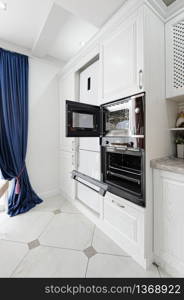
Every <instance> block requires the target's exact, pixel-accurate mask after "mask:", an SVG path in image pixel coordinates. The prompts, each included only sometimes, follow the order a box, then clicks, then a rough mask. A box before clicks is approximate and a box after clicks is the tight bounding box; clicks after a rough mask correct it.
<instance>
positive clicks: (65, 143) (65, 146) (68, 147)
mask: <svg viewBox="0 0 184 300" xmlns="http://www.w3.org/2000/svg"><path fill="white" fill-rule="evenodd" d="M59 94H60V149H62V150H64V151H74V148H75V144H74V143H75V139H74V138H67V137H66V105H65V102H66V100H72V101H75V100H76V99H75V73H74V72H73V73H71V74H69V75H68V76H67V77H65V78H64V79H61V80H60V82H59Z"/></svg>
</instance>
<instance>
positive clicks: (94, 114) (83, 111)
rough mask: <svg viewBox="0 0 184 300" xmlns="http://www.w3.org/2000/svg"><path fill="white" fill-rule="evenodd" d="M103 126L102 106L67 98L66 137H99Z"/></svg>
mask: <svg viewBox="0 0 184 300" xmlns="http://www.w3.org/2000/svg"><path fill="white" fill-rule="evenodd" d="M101 128H102V118H101V108H100V106H96V105H89V104H85V103H81V102H75V101H69V100H66V137H99V136H100V135H101Z"/></svg>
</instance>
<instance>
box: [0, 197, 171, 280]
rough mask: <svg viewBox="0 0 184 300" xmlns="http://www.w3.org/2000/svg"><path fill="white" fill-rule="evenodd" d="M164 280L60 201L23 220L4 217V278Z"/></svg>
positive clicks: (0, 263)
mask: <svg viewBox="0 0 184 300" xmlns="http://www.w3.org/2000/svg"><path fill="white" fill-rule="evenodd" d="M161 276H164V273H163V272H161V270H158V269H157V268H156V267H155V266H152V268H151V269H150V270H149V271H147V272H146V271H145V270H144V269H142V268H141V267H140V266H139V265H138V264H137V263H136V262H135V261H134V260H133V259H132V258H131V257H129V256H128V254H127V253H125V252H124V251H123V250H122V249H120V248H119V247H118V246H117V245H116V244H115V243H114V242H113V241H112V240H111V239H109V237H107V236H106V235H105V234H104V233H102V232H101V231H100V230H99V229H98V228H97V227H96V226H95V225H94V224H93V223H91V222H90V221H89V220H88V219H87V218H86V217H85V216H84V215H82V214H81V213H80V212H79V211H78V210H77V209H76V208H75V207H73V206H72V205H71V204H70V203H69V202H67V201H65V200H62V199H61V198H59V197H55V198H52V199H47V200H45V201H44V203H43V204H41V205H38V206H37V207H35V208H34V209H33V210H32V211H30V212H28V213H26V214H23V215H19V216H17V217H13V218H10V217H8V216H7V215H5V214H4V213H0V277H161ZM165 276H166V275H165Z"/></svg>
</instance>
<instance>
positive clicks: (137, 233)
mask: <svg viewBox="0 0 184 300" xmlns="http://www.w3.org/2000/svg"><path fill="white" fill-rule="evenodd" d="M104 220H105V222H108V223H109V224H110V225H112V226H113V227H114V229H115V230H116V231H117V232H118V233H119V234H120V236H121V237H122V242H124V244H125V247H126V249H127V250H128V251H129V253H131V254H132V255H137V256H138V255H140V254H141V253H143V251H144V250H143V249H144V209H143V208H141V207H138V206H136V205H134V204H132V203H130V202H128V201H127V200H125V199H123V198H120V197H117V196H115V195H113V194H110V193H107V195H106V197H105V201H104Z"/></svg>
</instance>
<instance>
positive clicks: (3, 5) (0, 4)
mask: <svg viewBox="0 0 184 300" xmlns="http://www.w3.org/2000/svg"><path fill="white" fill-rule="evenodd" d="M0 10H7V3H5V2H2V1H0Z"/></svg>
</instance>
